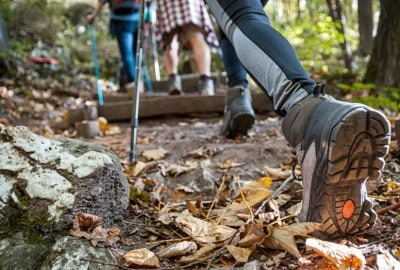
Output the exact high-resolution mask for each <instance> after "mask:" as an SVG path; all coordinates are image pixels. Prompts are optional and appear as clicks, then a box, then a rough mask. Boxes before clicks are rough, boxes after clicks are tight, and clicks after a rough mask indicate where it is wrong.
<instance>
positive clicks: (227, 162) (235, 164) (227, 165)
mask: <svg viewBox="0 0 400 270" xmlns="http://www.w3.org/2000/svg"><path fill="white" fill-rule="evenodd" d="M245 164H246V163H239V162H236V161H234V160H232V159H227V160H225V161H224V163H219V164H218V168H220V169H229V168H235V167H240V166H243V165H245Z"/></svg>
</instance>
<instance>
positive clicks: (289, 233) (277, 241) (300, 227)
mask: <svg viewBox="0 0 400 270" xmlns="http://www.w3.org/2000/svg"><path fill="white" fill-rule="evenodd" d="M319 228H320V224H319V223H315V222H304V223H295V224H292V225H290V226H287V227H278V228H273V227H269V229H270V230H271V234H270V236H269V237H267V238H265V240H264V242H263V243H262V246H264V247H269V248H275V249H282V250H285V251H287V252H289V253H290V254H292V255H293V256H295V257H296V258H300V257H301V254H300V252H299V250H298V249H297V246H296V241H295V239H294V237H295V236H296V235H300V236H306V235H307V234H308V233H310V232H313V231H316V230H318V229H319Z"/></svg>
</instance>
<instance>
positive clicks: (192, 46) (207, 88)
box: [156, 0, 219, 96]
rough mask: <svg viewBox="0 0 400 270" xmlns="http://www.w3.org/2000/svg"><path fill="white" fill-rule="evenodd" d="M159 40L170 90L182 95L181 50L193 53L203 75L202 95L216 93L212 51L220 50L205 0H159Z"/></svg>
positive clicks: (200, 89)
mask: <svg viewBox="0 0 400 270" xmlns="http://www.w3.org/2000/svg"><path fill="white" fill-rule="evenodd" d="M156 14H157V40H158V42H159V45H160V48H161V50H163V51H164V54H163V60H164V64H165V68H166V71H167V73H168V77H169V78H168V91H169V94H171V95H180V94H182V85H181V79H180V77H179V74H178V64H179V49H180V46H181V48H182V49H184V50H190V51H191V53H192V56H193V60H194V63H195V67H196V71H197V73H198V74H199V82H198V89H199V92H200V94H202V95H209V96H212V95H214V94H215V90H214V83H213V80H212V78H211V48H210V47H213V48H214V47H218V46H219V44H218V39H217V37H216V35H215V32H214V29H213V26H212V24H211V18H210V16H209V14H208V12H207V9H206V6H205V3H204V1H203V0H158V1H157V12H156Z"/></svg>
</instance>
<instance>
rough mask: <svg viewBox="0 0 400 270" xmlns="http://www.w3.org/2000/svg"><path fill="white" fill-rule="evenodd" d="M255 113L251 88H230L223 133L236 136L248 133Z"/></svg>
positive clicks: (229, 136) (227, 93) (227, 94)
mask: <svg viewBox="0 0 400 270" xmlns="http://www.w3.org/2000/svg"><path fill="white" fill-rule="evenodd" d="M254 118H255V113H254V110H253V107H252V106H251V95H250V91H249V89H245V88H242V87H235V88H229V89H228V90H227V92H226V95H225V116H224V123H223V125H222V135H224V136H225V137H227V138H235V137H236V136H237V135H243V136H246V135H247V131H248V130H249V129H250V128H251V127H252V126H253V124H254Z"/></svg>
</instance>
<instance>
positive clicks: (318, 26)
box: [275, 14, 344, 73]
mask: <svg viewBox="0 0 400 270" xmlns="http://www.w3.org/2000/svg"><path fill="white" fill-rule="evenodd" d="M275 27H276V28H277V29H278V31H280V32H281V33H282V34H283V35H284V36H285V37H286V38H287V39H288V40H289V41H290V43H291V44H292V45H293V47H294V48H295V50H296V52H297V55H298V57H299V59H300V61H301V62H302V64H303V65H304V67H305V69H306V70H307V71H309V72H310V73H315V72H316V73H321V72H322V73H327V72H329V71H330V70H331V69H332V66H335V65H337V64H338V62H337V58H338V57H340V53H341V51H340V47H339V43H340V42H342V41H343V39H344V37H343V35H342V34H340V33H339V32H338V31H337V30H336V28H335V24H334V22H333V21H332V18H331V17H329V16H326V15H323V14H320V15H319V17H318V20H317V21H316V22H313V21H311V20H309V19H302V20H299V21H297V22H296V23H295V24H286V25H284V26H282V25H275Z"/></svg>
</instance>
